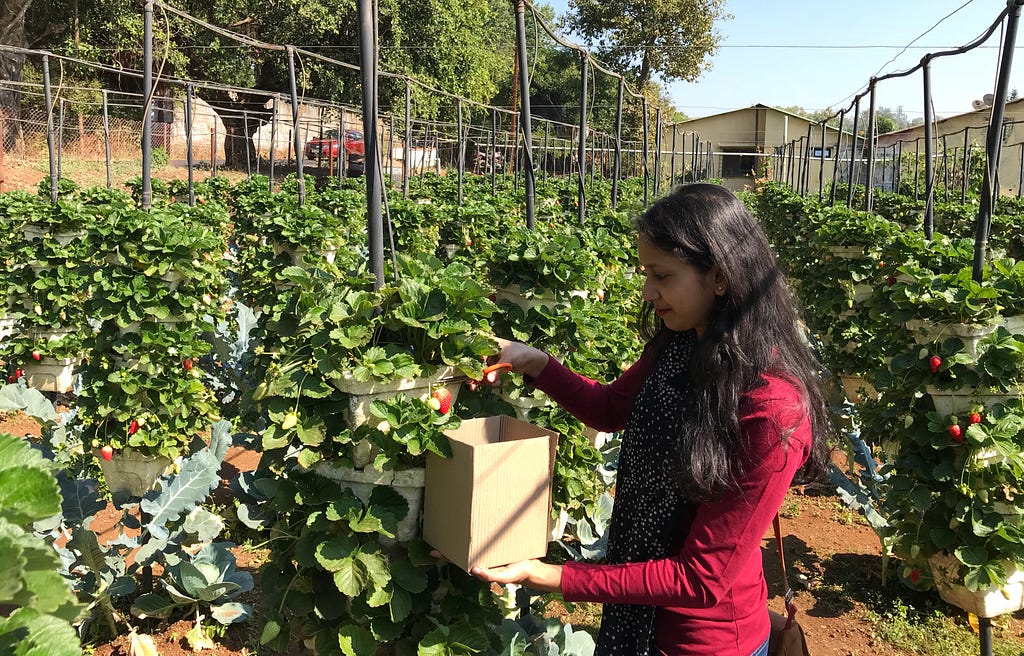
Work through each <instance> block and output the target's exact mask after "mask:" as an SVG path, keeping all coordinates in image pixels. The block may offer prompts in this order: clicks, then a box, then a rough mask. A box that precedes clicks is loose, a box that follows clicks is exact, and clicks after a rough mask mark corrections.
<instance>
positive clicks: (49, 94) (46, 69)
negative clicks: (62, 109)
mask: <svg viewBox="0 0 1024 656" xmlns="http://www.w3.org/2000/svg"><path fill="white" fill-rule="evenodd" d="M42 65H43V101H44V102H45V103H46V150H47V151H48V153H49V156H50V202H51V203H56V202H57V157H56V155H57V154H56V153H55V152H54V149H55V148H56V146H55V145H54V141H53V90H52V88H51V87H50V57H49V56H48V55H43V62H42Z"/></svg>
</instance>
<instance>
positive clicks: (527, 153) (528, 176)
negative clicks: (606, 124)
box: [515, 0, 536, 230]
mask: <svg viewBox="0 0 1024 656" xmlns="http://www.w3.org/2000/svg"><path fill="white" fill-rule="evenodd" d="M526 5H527V3H526V0H515V18H516V52H517V53H518V55H519V95H520V98H519V107H520V113H521V116H520V119H519V126H520V127H519V129H520V131H521V134H522V143H523V158H524V162H523V166H522V170H523V187H524V192H525V194H526V227H527V229H528V230H533V227H534V218H535V217H534V214H535V203H536V198H535V190H534V180H533V143H532V141H533V128H532V126H531V124H530V71H529V70H528V69H529V66H528V65H527V59H526V54H527V53H526ZM531 10H532V8H531Z"/></svg>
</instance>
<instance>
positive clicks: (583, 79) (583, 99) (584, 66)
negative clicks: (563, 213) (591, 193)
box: [576, 50, 590, 225]
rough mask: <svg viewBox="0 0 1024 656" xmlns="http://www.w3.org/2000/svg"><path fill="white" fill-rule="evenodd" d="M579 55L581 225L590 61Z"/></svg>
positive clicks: (584, 203) (578, 207)
mask: <svg viewBox="0 0 1024 656" xmlns="http://www.w3.org/2000/svg"><path fill="white" fill-rule="evenodd" d="M579 55H580V140H579V143H578V144H577V151H576V152H577V155H576V161H577V172H578V173H579V178H578V183H577V186H576V198H577V204H576V218H577V220H578V221H579V222H580V224H581V225H582V224H583V223H584V222H585V221H586V219H587V192H586V189H585V188H584V184H585V179H586V175H587V81H588V78H589V77H590V67H589V64H590V59H589V57H588V56H587V53H586V51H583V50H581V51H580V52H579Z"/></svg>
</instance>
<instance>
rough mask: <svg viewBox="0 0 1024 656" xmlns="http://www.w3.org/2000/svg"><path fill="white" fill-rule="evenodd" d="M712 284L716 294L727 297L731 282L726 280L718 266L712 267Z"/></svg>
mask: <svg viewBox="0 0 1024 656" xmlns="http://www.w3.org/2000/svg"><path fill="white" fill-rule="evenodd" d="M709 273H711V274H712V276H713V277H712V279H711V280H712V282H713V285H714V289H715V294H717V295H718V296H725V293H726V292H727V291H729V282H728V281H727V280H726V279H725V274H724V273H722V270H721V269H719V268H718V265H717V264H716V265H714V266H713V267H711V271H710V272H709Z"/></svg>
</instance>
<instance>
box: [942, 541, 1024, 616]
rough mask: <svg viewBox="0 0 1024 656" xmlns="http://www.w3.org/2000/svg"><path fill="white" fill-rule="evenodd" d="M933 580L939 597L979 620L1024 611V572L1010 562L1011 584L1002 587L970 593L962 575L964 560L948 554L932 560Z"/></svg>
mask: <svg viewBox="0 0 1024 656" xmlns="http://www.w3.org/2000/svg"><path fill="white" fill-rule="evenodd" d="M928 565H929V566H930V567H931V571H932V579H933V580H934V581H935V588H936V589H937V590H938V591H939V596H940V597H942V600H943V601H945V602H946V603H949V604H953V605H954V606H956V607H957V608H962V609H964V610H965V611H967V612H969V613H974V614H975V615H977V616H978V617H996V616H997V615H1004V614H1006V613H1013V612H1015V611H1018V610H1020V609H1021V608H1024V571H1021V569H1020V568H1019V567H1016V566H1015V565H1013V564H1012V563H1010V562H1009V561H1005V562H1004V563H1003V570H1004V572H1005V573H1006V578H1007V582H1006V585H1004V586H1003V587H1001V588H987V589H985V590H978V591H973V590H968V589H967V586H966V585H964V582H963V577H962V576H961V575H960V561H958V560H957V559H956V557H955V556H952V555H951V554H948V553H937V554H935V555H934V556H932V557H931V558H929V559H928Z"/></svg>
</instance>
